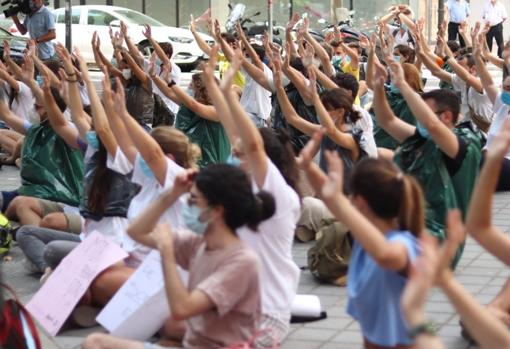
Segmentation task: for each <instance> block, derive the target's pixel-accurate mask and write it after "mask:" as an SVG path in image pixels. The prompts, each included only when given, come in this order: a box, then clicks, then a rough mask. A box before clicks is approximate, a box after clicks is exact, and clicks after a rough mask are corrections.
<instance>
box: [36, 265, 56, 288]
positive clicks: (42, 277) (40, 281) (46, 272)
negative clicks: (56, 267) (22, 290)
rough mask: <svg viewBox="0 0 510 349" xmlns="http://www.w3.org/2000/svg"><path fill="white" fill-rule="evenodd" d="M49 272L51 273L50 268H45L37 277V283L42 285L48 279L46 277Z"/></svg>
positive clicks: (48, 275)
mask: <svg viewBox="0 0 510 349" xmlns="http://www.w3.org/2000/svg"><path fill="white" fill-rule="evenodd" d="M51 273H53V270H52V269H51V268H50V267H47V268H46V269H45V270H44V274H43V275H42V276H41V278H40V279H39V283H40V284H41V285H44V283H45V282H46V281H48V278H49V277H50V275H51Z"/></svg>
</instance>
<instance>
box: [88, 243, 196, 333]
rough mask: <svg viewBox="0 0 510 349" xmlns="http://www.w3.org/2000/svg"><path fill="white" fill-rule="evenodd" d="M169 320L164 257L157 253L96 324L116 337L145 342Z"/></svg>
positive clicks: (144, 264)
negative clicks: (162, 261)
mask: <svg viewBox="0 0 510 349" xmlns="http://www.w3.org/2000/svg"><path fill="white" fill-rule="evenodd" d="M179 272H180V274H181V279H182V280H183V282H184V284H187V278H188V276H187V273H186V272H184V271H182V270H180V269H179ZM169 317H170V307H169V305H168V301H167V298H166V293H165V280H164V277H163V270H162V267H161V256H160V254H159V252H158V251H155V250H154V251H152V252H151V253H150V254H149V255H148V256H147V257H146V258H145V260H144V261H143V263H142V264H141V265H140V266H139V267H138V269H137V270H136V272H135V273H134V274H133V275H131V277H130V278H129V279H128V281H126V283H124V285H123V286H122V287H121V289H120V290H119V291H118V292H117V293H116V294H115V296H114V297H113V298H112V299H111V300H110V302H109V303H108V304H107V305H106V306H105V307H104V308H103V311H101V313H99V315H98V316H97V318H96V320H97V322H99V323H100V324H101V325H102V326H103V327H104V328H106V329H107V330H108V331H109V332H110V333H111V334H113V335H115V336H119V337H123V338H128V339H134V340H140V341H144V340H147V339H148V338H150V337H151V336H153V335H154V333H156V332H157V331H158V330H159V329H160V328H161V327H162V326H163V324H164V322H165V320H167V319H168V318H169ZM142 319H143V320H142Z"/></svg>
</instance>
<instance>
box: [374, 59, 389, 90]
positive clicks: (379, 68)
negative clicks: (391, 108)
mask: <svg viewBox="0 0 510 349" xmlns="http://www.w3.org/2000/svg"><path fill="white" fill-rule="evenodd" d="M374 67H375V72H374V85H375V86H376V87H380V86H384V83H385V82H386V80H387V79H388V72H387V71H386V68H384V66H383V65H382V64H381V63H376V64H375V65H374Z"/></svg>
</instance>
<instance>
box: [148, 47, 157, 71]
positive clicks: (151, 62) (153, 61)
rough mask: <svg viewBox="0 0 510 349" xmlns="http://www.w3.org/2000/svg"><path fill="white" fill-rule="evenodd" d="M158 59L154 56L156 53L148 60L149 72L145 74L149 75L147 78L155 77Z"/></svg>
mask: <svg viewBox="0 0 510 349" xmlns="http://www.w3.org/2000/svg"><path fill="white" fill-rule="evenodd" d="M157 58H158V55H157V54H156V51H154V52H152V54H151V57H150V59H149V71H148V72H147V74H149V76H151V77H152V76H154V75H156V60H157Z"/></svg>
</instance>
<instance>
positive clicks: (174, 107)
mask: <svg viewBox="0 0 510 349" xmlns="http://www.w3.org/2000/svg"><path fill="white" fill-rule="evenodd" d="M149 65H150V62H149V60H147V59H144V61H143V69H144V71H145V72H146V73H147V72H148V71H149ZM170 66H171V67H172V71H171V72H170V78H171V79H172V80H173V81H174V82H175V83H176V84H177V85H179V84H180V82H181V68H179V66H178V65H177V64H175V63H174V62H172V61H170ZM156 74H157V75H160V74H161V67H156ZM152 91H153V92H154V93H155V94H157V95H158V96H160V97H161V99H162V100H163V102H164V103H165V105H166V106H167V107H168V109H170V111H172V113H174V114H175V115H177V112H178V111H179V105H178V104H177V103H174V102H173V101H172V100H171V99H170V98H168V97H167V96H165V94H164V93H163V92H161V90H160V89H159V88H158V86H157V85H156V84H155V83H153V84H152Z"/></svg>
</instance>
